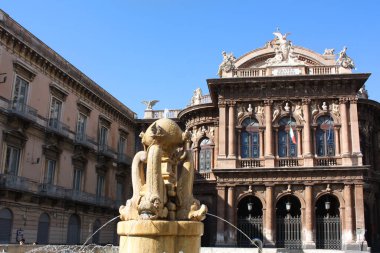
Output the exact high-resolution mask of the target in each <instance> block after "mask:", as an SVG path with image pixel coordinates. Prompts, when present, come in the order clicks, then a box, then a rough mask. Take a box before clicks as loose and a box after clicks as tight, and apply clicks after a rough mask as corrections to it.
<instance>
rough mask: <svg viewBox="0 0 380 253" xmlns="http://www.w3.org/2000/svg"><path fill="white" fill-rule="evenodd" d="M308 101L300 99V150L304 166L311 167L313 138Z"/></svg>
mask: <svg viewBox="0 0 380 253" xmlns="http://www.w3.org/2000/svg"><path fill="white" fill-rule="evenodd" d="M310 101H311V100H310V99H308V98H305V99H302V109H303V118H304V120H305V121H304V124H303V139H302V150H303V157H304V166H313V165H314V163H313V162H314V160H313V154H312V147H311V144H312V143H313V142H312V140H313V136H312V132H311V128H310V124H311V123H310V121H311V119H310Z"/></svg>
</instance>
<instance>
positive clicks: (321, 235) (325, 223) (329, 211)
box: [315, 194, 342, 250]
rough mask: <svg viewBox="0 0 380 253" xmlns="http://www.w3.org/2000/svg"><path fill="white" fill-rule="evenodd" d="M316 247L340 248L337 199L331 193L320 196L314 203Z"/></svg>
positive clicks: (340, 229)
mask: <svg viewBox="0 0 380 253" xmlns="http://www.w3.org/2000/svg"><path fill="white" fill-rule="evenodd" d="M315 207H316V209H315V213H316V215H315V216H316V222H317V223H316V232H317V234H316V247H317V249H338V250H340V249H341V248H342V228H341V223H340V213H339V200H338V199H337V198H336V197H335V196H334V195H331V194H326V195H323V196H321V197H320V198H319V199H318V200H317V202H316V204H315Z"/></svg>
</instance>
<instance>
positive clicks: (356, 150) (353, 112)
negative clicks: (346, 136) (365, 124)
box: [350, 98, 363, 165]
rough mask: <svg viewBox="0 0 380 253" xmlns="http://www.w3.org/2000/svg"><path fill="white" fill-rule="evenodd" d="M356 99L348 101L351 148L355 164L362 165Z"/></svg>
mask: <svg viewBox="0 0 380 253" xmlns="http://www.w3.org/2000/svg"><path fill="white" fill-rule="evenodd" d="M357 102H358V99H357V98H352V99H350V124H351V147H352V155H353V156H354V157H356V159H357V161H356V162H355V164H357V165H362V157H363V155H362V153H361V150H360V136H359V120H358V105H357Z"/></svg>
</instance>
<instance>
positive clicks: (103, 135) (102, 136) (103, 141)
mask: <svg viewBox="0 0 380 253" xmlns="http://www.w3.org/2000/svg"><path fill="white" fill-rule="evenodd" d="M107 136H108V128H106V127H105V126H100V132H99V146H100V147H105V146H106V145H107Z"/></svg>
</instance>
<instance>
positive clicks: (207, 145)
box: [199, 138, 213, 172]
mask: <svg viewBox="0 0 380 253" xmlns="http://www.w3.org/2000/svg"><path fill="white" fill-rule="evenodd" d="M212 152H213V143H212V141H211V140H210V139H208V138H204V139H202V140H201V142H200V145H199V172H209V171H211V164H212Z"/></svg>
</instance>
